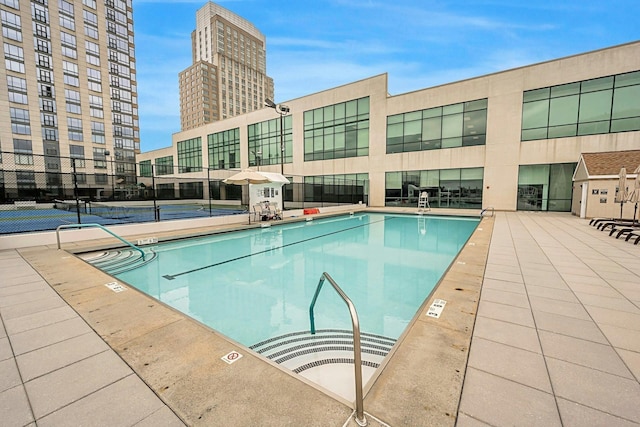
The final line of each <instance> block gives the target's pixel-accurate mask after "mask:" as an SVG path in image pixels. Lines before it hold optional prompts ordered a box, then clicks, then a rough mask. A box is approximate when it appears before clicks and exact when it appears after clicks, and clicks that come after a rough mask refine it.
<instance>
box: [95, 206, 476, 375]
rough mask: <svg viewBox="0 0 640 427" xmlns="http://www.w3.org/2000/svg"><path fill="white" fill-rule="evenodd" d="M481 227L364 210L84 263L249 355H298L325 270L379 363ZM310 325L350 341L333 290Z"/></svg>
mask: <svg viewBox="0 0 640 427" xmlns="http://www.w3.org/2000/svg"><path fill="white" fill-rule="evenodd" d="M478 223H479V219H478V218H467V217H436V216H413V215H399V214H380V213H363V214H356V215H349V216H341V217H332V218H325V219H316V220H314V221H307V222H297V223H288V224H281V225H276V226H272V227H268V228H259V229H250V230H246V231H241V232H230V233H223V234H217V235H211V236H207V237H202V238H196V239H189V240H180V241H174V242H168V243H163V244H160V245H156V246H152V247H145V251H147V252H149V255H148V256H147V261H145V262H142V261H141V260H136V259H135V258H134V257H133V256H134V255H135V254H134V253H129V251H128V250H126V249H125V250H122V251H120V252H119V254H117V256H115V255H114V254H110V255H109V254H107V255H101V256H97V257H93V258H91V259H89V260H90V262H92V263H93V264H95V265H96V266H98V267H99V268H102V269H103V270H105V271H107V272H110V273H111V274H112V275H114V276H116V277H118V278H119V279H120V280H122V281H124V282H126V283H128V284H130V285H132V286H134V287H136V288H138V289H139V290H141V291H142V292H145V293H147V294H149V295H150V296H152V297H154V298H157V299H158V300H160V301H162V302H164V303H166V304H167V305H169V306H172V307H174V308H175V309H177V310H179V311H181V312H183V313H185V314H187V315H189V316H191V317H193V318H195V319H197V320H199V321H200V322H202V323H204V324H206V325H208V326H210V327H211V328H213V329H215V330H217V331H219V332H221V333H223V334H224V335H226V336H228V337H229V338H231V339H233V340H235V341H237V342H240V343H241V344H244V345H245V346H247V347H253V348H257V347H259V346H260V345H262V343H270V342H276V341H277V340H282V337H285V338H286V339H285V341H287V343H289V344H291V343H293V344H295V347H296V348H297V349H299V348H301V345H300V344H299V343H300V342H301V341H302V340H304V339H305V336H306V337H308V335H309V304H310V303H311V300H312V298H313V295H314V292H315V290H316V287H317V285H318V281H319V279H320V276H321V275H322V273H323V272H327V273H329V274H330V275H331V276H332V277H333V279H334V280H335V281H336V282H337V283H338V285H339V286H340V287H341V288H342V289H343V290H344V292H345V293H346V294H347V295H348V296H349V297H350V298H351V300H352V301H353V303H354V305H355V307H356V309H357V311H358V315H359V318H360V327H361V331H362V334H363V337H364V338H363V339H364V340H370V341H371V343H370V345H369V346H366V345H363V352H367V351H368V352H369V353H370V354H378V353H380V354H378V355H379V356H380V355H381V356H382V357H383V356H384V354H386V352H388V349H389V348H390V347H391V346H392V345H393V342H394V341H395V340H396V339H397V338H398V337H399V336H400V335H401V334H402V332H403V331H404V330H405V328H406V327H407V325H408V324H409V323H410V322H411V320H412V319H413V317H414V316H415V314H416V311H417V310H418V308H419V307H420V306H421V305H422V304H423V302H424V301H425V299H426V298H427V297H428V296H429V294H430V293H431V291H432V290H433V288H434V286H435V285H436V284H437V283H438V281H439V280H440V278H441V276H442V275H443V274H444V272H445V271H446V270H447V268H448V266H449V265H450V264H451V262H452V261H453V260H454V258H455V257H456V255H457V254H458V252H459V251H460V249H461V248H462V247H463V246H464V244H465V243H466V241H467V240H468V238H469V236H470V235H471V233H472V232H473V231H474V230H475V228H476V226H477V224H478ZM325 287H327V285H325ZM315 324H316V327H317V328H318V329H319V330H324V331H328V334H329V335H330V336H331V337H332V342H334V344H335V343H342V344H345V343H346V341H347V340H348V336H349V334H348V333H347V334H344V335H343V336H341V335H340V331H347V332H350V331H351V319H350V317H349V313H348V311H347V309H346V307H345V305H344V302H343V301H342V300H341V299H340V297H339V296H338V295H337V294H336V293H335V292H334V291H333V290H332V289H324V290H323V292H322V293H321V295H320V297H319V299H318V302H317V304H316V307H315ZM339 346H340V344H335V345H333V346H332V345H329V344H327V345H325V348H329V349H330V350H336V349H337V348H338V347H339ZM385 348H386V350H385ZM257 351H259V350H257ZM282 354H284V353H282ZM282 354H280V355H277V356H276V357H280V356H281V355H282ZM272 359H273V358H272ZM281 359H285V360H284V362H286V361H287V360H288V359H286V357H281ZM378 362H379V359H378ZM290 367H291V366H290ZM374 367H375V366H374ZM294 370H295V369H294Z"/></svg>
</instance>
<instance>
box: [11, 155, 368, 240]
mask: <svg viewBox="0 0 640 427" xmlns="http://www.w3.org/2000/svg"><path fill="white" fill-rule="evenodd" d="M180 172H184V171H182V170H179V168H178V167H177V166H175V167H174V166H172V165H166V166H163V167H162V168H161V169H160V170H154V168H149V167H147V165H145V164H136V163H132V162H121V161H119V160H113V159H108V158H106V157H105V158H104V159H84V158H73V157H57V156H55V157H53V156H46V155H36V154H32V153H20V152H0V235H2V234H12V233H24V232H33V231H45V230H55V229H56V227H58V226H60V225H64V224H86V223H97V224H102V225H112V224H125V223H140V222H152V221H165V220H172V219H186V218H203V217H213V216H221V215H237V214H246V213H247V212H248V205H249V200H248V199H249V191H248V186H247V185H245V186H238V185H226V184H225V183H224V182H222V181H223V178H218V176H220V173H221V171H213V170H211V171H209V170H207V169H200V170H198V171H191V173H188V174H185V173H180ZM226 172H228V175H231V174H232V173H235V172H234V171H226ZM213 176H216V178H212V177H213ZM299 180H300V181H304V179H303V178H302V177H299ZM294 181H295V180H294ZM365 188H366V186H365V183H364V182H356V181H347V180H342V181H338V180H335V181H333V180H332V182H331V185H325V184H317V183H314V184H311V183H306V184H305V183H304V182H293V183H291V184H288V185H285V186H284V187H283V188H282V192H283V204H284V209H285V210H287V209H302V208H307V207H322V206H330V205H337V204H351V203H358V202H362V203H366V194H365Z"/></svg>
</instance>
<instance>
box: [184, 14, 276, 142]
mask: <svg viewBox="0 0 640 427" xmlns="http://www.w3.org/2000/svg"><path fill="white" fill-rule="evenodd" d="M191 49H192V57H193V65H191V66H190V67H189V68H187V69H186V70H184V71H182V72H181V73H180V75H179V80H180V82H179V87H180V124H181V128H182V130H187V129H193V128H197V127H199V126H202V125H204V124H206V123H211V122H214V121H217V120H222V119H226V118H228V117H233V116H237V115H240V114H244V113H247V112H250V111H254V110H257V109H259V108H262V107H263V106H264V100H265V98H270V99H273V79H272V78H270V77H268V76H267V74H266V39H265V36H264V35H263V34H262V33H261V32H260V31H259V30H258V29H257V28H256V27H255V26H254V25H253V24H251V23H250V22H249V21H247V20H245V19H243V18H241V17H240V16H238V15H236V14H234V13H233V12H231V11H229V10H227V9H225V8H223V7H221V6H219V5H217V4H215V3H212V2H208V3H207V4H205V5H204V6H203V7H202V8H200V9H199V10H198V11H197V13H196V29H195V30H194V31H193V32H192V33H191Z"/></svg>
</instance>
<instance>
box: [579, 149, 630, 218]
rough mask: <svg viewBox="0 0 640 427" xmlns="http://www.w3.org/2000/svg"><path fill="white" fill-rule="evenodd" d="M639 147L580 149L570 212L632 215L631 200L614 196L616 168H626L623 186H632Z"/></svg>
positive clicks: (585, 216) (617, 216) (592, 215)
mask: <svg viewBox="0 0 640 427" xmlns="http://www.w3.org/2000/svg"><path fill="white" fill-rule="evenodd" d="M639 165H640V150H627V151H607V152H602V153H582V155H581V156H580V160H579V161H578V165H577V166H576V170H575V172H574V173H573V201H572V203H571V213H572V214H574V215H579V216H580V218H596V217H597V218H619V217H620V208H621V207H622V217H624V218H633V213H634V212H633V210H634V204H633V203H628V202H623V203H622V204H621V203H620V201H619V200H618V199H619V198H618V191H619V189H618V183H619V176H620V169H622V168H623V167H624V168H626V170H627V189H628V190H629V191H630V190H632V189H633V185H634V184H633V181H634V180H635V178H636V174H635V173H633V171H634V170H636V168H637V167H638V166H639ZM621 205H622V206H621Z"/></svg>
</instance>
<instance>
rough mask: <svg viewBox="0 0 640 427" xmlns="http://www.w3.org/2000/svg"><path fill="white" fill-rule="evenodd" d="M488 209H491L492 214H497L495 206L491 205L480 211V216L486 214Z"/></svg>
mask: <svg viewBox="0 0 640 427" xmlns="http://www.w3.org/2000/svg"><path fill="white" fill-rule="evenodd" d="M487 211H491V216H493V215H495V209H493V206H489V207H488V208H484V209H482V210H481V211H480V216H484V213H485V212H487Z"/></svg>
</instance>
